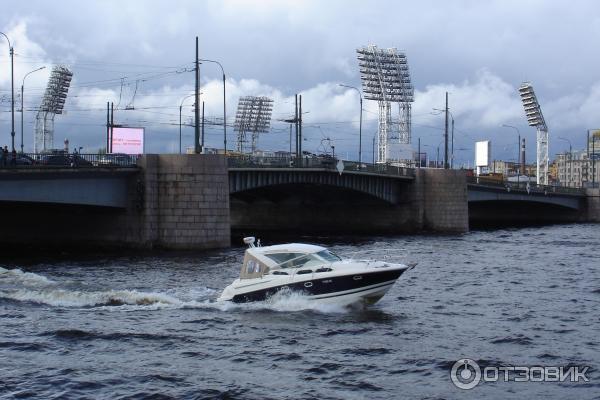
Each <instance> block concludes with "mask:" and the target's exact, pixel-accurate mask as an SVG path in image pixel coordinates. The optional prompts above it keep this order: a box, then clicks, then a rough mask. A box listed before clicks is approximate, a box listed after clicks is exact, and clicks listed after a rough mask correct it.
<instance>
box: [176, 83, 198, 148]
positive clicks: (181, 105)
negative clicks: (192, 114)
mask: <svg viewBox="0 0 600 400" xmlns="http://www.w3.org/2000/svg"><path fill="white" fill-rule="evenodd" d="M195 95H196V94H195V93H192V94H189V95H187V96H185V97H184V98H183V99H181V103H180V104H179V154H181V109H182V108H183V102H184V101H185V100H186V99H189V98H190V97H194V96H195Z"/></svg>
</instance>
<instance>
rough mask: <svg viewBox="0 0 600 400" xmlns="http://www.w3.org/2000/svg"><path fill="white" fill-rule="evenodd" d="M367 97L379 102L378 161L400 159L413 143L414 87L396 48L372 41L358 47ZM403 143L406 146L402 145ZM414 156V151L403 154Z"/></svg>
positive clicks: (401, 54) (361, 73)
mask: <svg viewBox="0 0 600 400" xmlns="http://www.w3.org/2000/svg"><path fill="white" fill-rule="evenodd" d="M356 52H357V58H358V63H359V67H360V78H361V81H362V89H363V92H364V97H365V98H366V99H368V100H377V101H378V102H379V124H378V134H377V139H378V140H377V163H386V162H388V161H393V160H394V161H399V160H400V159H401V158H402V157H401V156H400V154H401V153H402V152H403V150H404V151H406V150H407V148H408V147H409V145H410V134H411V120H410V118H411V103H412V102H413V101H414V88H413V86H412V84H411V83H410V73H409V70H408V62H407V60H406V55H405V54H404V53H402V52H399V51H398V50H397V49H395V48H389V49H379V48H377V46H375V45H369V46H366V47H362V48H360V49H357V50H356ZM391 103H398V104H399V119H398V124H393V123H392V112H391ZM402 147H404V149H402ZM404 158H406V159H408V158H412V155H410V156H408V155H406V157H404Z"/></svg>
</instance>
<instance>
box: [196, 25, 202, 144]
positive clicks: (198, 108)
mask: <svg viewBox="0 0 600 400" xmlns="http://www.w3.org/2000/svg"><path fill="white" fill-rule="evenodd" d="M195 64H196V71H195V72H196V73H195V74H194V75H195V76H196V85H195V92H194V97H195V103H194V118H195V121H194V152H195V153H196V154H200V153H201V152H202V148H201V147H200V126H199V122H200V63H199V62H198V36H196V60H195Z"/></svg>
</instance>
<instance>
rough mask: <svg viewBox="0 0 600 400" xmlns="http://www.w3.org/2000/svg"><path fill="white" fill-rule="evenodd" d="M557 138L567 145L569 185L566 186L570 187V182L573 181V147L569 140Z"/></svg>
mask: <svg viewBox="0 0 600 400" xmlns="http://www.w3.org/2000/svg"><path fill="white" fill-rule="evenodd" d="M558 138H559V139H560V140H564V141H565V142H568V143H569V184H568V185H567V186H571V181H572V180H573V179H572V178H573V146H571V141H570V140H569V139H565V138H563V137H560V136H559V137H558Z"/></svg>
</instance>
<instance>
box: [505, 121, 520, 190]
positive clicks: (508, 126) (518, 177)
mask: <svg viewBox="0 0 600 400" xmlns="http://www.w3.org/2000/svg"><path fill="white" fill-rule="evenodd" d="M502 127H503V128H511V129H514V130H516V131H517V135H518V137H519V139H518V142H517V158H516V162H515V164H519V154H520V150H521V131H519V128H517V127H516V126H512V125H506V124H502ZM515 170H516V171H517V183H519V180H520V176H521V174H522V173H523V171H520V169H519V168H516V167H515Z"/></svg>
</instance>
